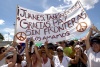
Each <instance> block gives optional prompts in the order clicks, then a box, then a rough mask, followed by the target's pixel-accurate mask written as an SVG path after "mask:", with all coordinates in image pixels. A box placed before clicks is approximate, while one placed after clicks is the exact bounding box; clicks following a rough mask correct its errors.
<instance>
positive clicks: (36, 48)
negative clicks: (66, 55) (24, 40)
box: [34, 46, 42, 62]
mask: <svg viewBox="0 0 100 67" xmlns="http://www.w3.org/2000/svg"><path fill="white" fill-rule="evenodd" d="M34 50H35V54H36V56H37V59H38V60H39V61H40V62H42V60H41V57H40V54H39V52H38V47H37V46H34Z"/></svg>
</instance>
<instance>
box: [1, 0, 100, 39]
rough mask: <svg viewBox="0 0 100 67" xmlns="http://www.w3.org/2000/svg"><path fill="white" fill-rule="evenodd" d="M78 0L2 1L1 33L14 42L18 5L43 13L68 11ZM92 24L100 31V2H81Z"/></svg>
mask: <svg viewBox="0 0 100 67" xmlns="http://www.w3.org/2000/svg"><path fill="white" fill-rule="evenodd" d="M76 1H77V0H0V33H2V35H3V36H4V38H5V41H8V40H9V41H12V40H13V36H14V23H15V22H16V7H17V5H19V6H21V7H24V8H27V9H31V10H34V11H38V12H43V13H48V12H49V13H53V12H60V11H62V10H65V9H68V8H69V7H71V6H72V5H74V3H75V2H76ZM80 2H81V3H82V5H83V7H84V9H85V10H86V12H87V14H88V16H89V18H90V20H91V22H92V23H93V24H94V25H95V26H96V27H97V28H98V29H99V30H100V0H80Z"/></svg>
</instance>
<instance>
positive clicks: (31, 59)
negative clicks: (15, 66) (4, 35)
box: [25, 39, 42, 67]
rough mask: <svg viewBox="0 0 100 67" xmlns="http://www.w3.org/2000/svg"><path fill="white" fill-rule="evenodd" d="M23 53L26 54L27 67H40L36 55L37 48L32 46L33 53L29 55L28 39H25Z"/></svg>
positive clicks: (39, 58) (40, 62) (37, 55)
mask: <svg viewBox="0 0 100 67" xmlns="http://www.w3.org/2000/svg"><path fill="white" fill-rule="evenodd" d="M25 52H26V61H27V67H42V61H41V57H40V55H39V53H38V49H37V47H36V46H34V51H33V52H32V53H29V49H28V39H26V47H25Z"/></svg>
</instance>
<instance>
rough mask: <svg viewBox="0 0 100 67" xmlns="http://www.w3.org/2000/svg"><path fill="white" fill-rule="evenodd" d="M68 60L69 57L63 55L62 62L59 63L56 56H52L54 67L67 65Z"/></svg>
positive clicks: (65, 66)
mask: <svg viewBox="0 0 100 67" xmlns="http://www.w3.org/2000/svg"><path fill="white" fill-rule="evenodd" d="M70 60H71V58H69V57H67V56H64V57H63V59H62V63H60V60H59V58H58V56H53V61H54V67H68V64H69V62H70Z"/></svg>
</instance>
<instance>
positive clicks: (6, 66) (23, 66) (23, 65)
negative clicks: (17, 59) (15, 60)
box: [0, 61, 27, 67]
mask: <svg viewBox="0 0 100 67" xmlns="http://www.w3.org/2000/svg"><path fill="white" fill-rule="evenodd" d="M26 64H27V62H26V61H22V62H21V66H22V67H25V66H26ZM16 66H17V64H15V67H16ZM0 67H8V64H5V65H2V66H0Z"/></svg>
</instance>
